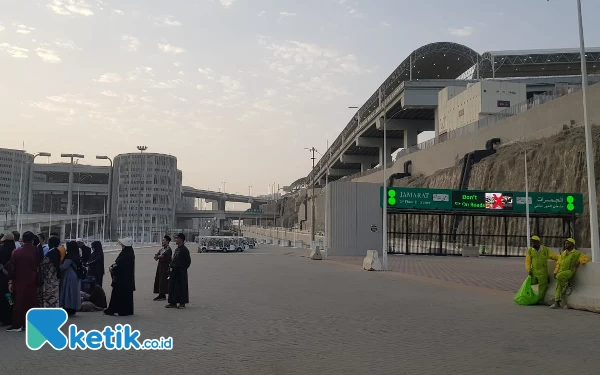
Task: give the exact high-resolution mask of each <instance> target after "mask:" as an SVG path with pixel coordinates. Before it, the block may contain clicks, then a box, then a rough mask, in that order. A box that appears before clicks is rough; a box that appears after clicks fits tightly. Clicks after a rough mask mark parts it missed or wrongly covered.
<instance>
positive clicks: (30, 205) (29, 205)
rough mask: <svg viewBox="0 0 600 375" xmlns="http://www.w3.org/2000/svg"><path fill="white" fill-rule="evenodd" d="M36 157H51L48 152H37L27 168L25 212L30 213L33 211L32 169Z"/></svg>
mask: <svg viewBox="0 0 600 375" xmlns="http://www.w3.org/2000/svg"><path fill="white" fill-rule="evenodd" d="M38 156H47V157H50V156H52V154H51V153H49V152H38V153H37V154H35V155H33V160H32V161H31V165H30V166H29V189H28V190H29V191H28V193H27V212H28V213H32V211H33V167H34V165H35V158H37V157H38Z"/></svg>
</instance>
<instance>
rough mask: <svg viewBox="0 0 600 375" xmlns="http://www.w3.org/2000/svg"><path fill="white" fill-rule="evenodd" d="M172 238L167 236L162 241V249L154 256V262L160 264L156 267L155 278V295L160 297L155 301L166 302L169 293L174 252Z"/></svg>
mask: <svg viewBox="0 0 600 375" xmlns="http://www.w3.org/2000/svg"><path fill="white" fill-rule="evenodd" d="M170 242H171V237H169V236H165V237H164V238H163V239H162V248H161V249H160V250H158V252H157V253H156V254H154V260H156V261H157V262H158V264H157V265H156V276H155V277H154V293H158V296H156V298H154V300H155V301H164V300H166V299H167V294H168V293H169V264H170V263H171V259H172V254H173V251H172V250H171V247H170V246H169V243H170Z"/></svg>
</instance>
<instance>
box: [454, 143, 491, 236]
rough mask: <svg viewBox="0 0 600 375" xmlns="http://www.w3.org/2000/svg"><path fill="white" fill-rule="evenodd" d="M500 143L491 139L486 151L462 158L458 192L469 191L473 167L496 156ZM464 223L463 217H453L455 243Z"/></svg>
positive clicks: (473, 152)
mask: <svg viewBox="0 0 600 375" xmlns="http://www.w3.org/2000/svg"><path fill="white" fill-rule="evenodd" d="M499 143H500V138H492V139H489V140H488V141H487V142H486V143H485V150H475V151H472V152H469V153H467V154H465V156H464V157H463V158H462V170H461V172H460V180H459V184H458V190H468V189H469V182H470V180H471V171H472V170H473V166H474V165H475V164H477V163H479V162H480V161H481V160H483V159H484V158H486V157H488V156H490V155H494V154H495V153H496V147H495V146H496V145H497V144H499ZM461 221H462V216H460V215H455V216H453V217H452V239H453V242H454V243H456V242H457V238H456V237H457V235H456V233H457V232H458V227H459V226H460V223H461Z"/></svg>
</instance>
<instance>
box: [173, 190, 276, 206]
mask: <svg viewBox="0 0 600 375" xmlns="http://www.w3.org/2000/svg"><path fill="white" fill-rule="evenodd" d="M182 195H183V196H184V197H193V198H201V199H205V200H206V201H207V202H214V203H216V208H217V211H215V212H222V211H225V202H239V203H250V205H251V208H259V206H260V205H261V204H266V203H267V199H264V198H257V197H251V196H247V195H239V194H230V193H222V192H217V191H210V190H202V189H196V188H193V187H191V186H184V187H183V188H182ZM213 208H214V206H213Z"/></svg>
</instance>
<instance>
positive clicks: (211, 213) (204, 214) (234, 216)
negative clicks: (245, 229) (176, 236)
mask: <svg viewBox="0 0 600 375" xmlns="http://www.w3.org/2000/svg"><path fill="white" fill-rule="evenodd" d="M240 216H241V218H242V219H258V218H260V217H262V216H263V215H257V214H251V213H247V212H246V211H219V210H198V211H179V212H175V219H212V218H217V219H231V220H238V219H239V218H240ZM265 217H266V216H265ZM271 217H272V215H271Z"/></svg>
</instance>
